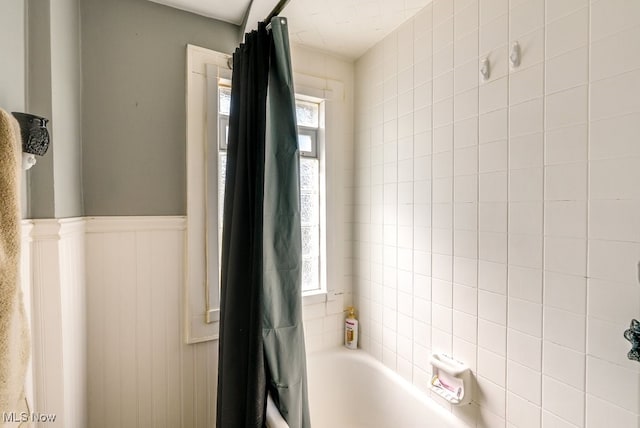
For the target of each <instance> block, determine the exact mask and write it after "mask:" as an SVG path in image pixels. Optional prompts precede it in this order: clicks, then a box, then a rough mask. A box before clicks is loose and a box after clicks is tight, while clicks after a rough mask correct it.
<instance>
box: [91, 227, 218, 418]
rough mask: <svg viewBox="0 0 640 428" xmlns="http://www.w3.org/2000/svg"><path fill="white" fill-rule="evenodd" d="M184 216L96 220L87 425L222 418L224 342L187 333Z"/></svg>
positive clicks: (92, 243)
mask: <svg viewBox="0 0 640 428" xmlns="http://www.w3.org/2000/svg"><path fill="white" fill-rule="evenodd" d="M185 224H186V222H185V218H184V217H108V218H106V217H105V218H88V219H87V235H86V250H87V251H86V254H87V318H88V320H87V321H88V380H89V382H88V388H89V426H90V427H92V428H102V427H104V428H113V427H129V426H133V427H149V428H151V427H167V428H175V427H184V428H197V427H213V426H215V411H216V383H217V370H218V343H217V341H209V342H203V343H198V344H193V345H187V344H185V341H184V337H183V331H184V329H183V322H184V320H183V317H184V309H183V284H184V236H185V235H184V233H185Z"/></svg>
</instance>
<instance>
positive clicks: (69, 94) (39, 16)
mask: <svg viewBox="0 0 640 428" xmlns="http://www.w3.org/2000/svg"><path fill="white" fill-rule="evenodd" d="M28 43H29V45H28V73H27V75H28V88H29V90H28V93H29V97H28V103H27V108H28V110H29V112H30V113H34V114H38V115H41V116H44V117H46V118H48V119H50V123H49V126H48V128H49V131H50V133H51V146H50V147H49V150H48V152H47V153H46V154H45V155H44V156H43V157H39V158H37V159H38V163H37V164H36V166H35V167H33V168H32V169H31V170H30V171H29V175H30V177H29V178H30V180H29V190H30V191H29V196H30V198H29V199H30V201H29V216H30V217H31V218H52V217H56V218H64V217H77V216H81V215H82V214H83V209H82V181H81V175H82V174H81V171H82V164H81V153H82V137H81V135H80V130H81V117H82V116H81V108H80V102H81V96H80V94H81V85H80V84H81V79H80V76H81V71H80V67H81V64H80V4H79V0H53V1H52V0H28Z"/></svg>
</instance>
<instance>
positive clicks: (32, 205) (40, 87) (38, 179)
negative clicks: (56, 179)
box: [27, 0, 57, 218]
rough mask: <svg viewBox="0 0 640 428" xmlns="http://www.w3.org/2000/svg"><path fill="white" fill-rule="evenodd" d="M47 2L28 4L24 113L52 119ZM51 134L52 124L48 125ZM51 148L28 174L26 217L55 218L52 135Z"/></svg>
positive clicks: (54, 142)
mask: <svg viewBox="0 0 640 428" xmlns="http://www.w3.org/2000/svg"><path fill="white" fill-rule="evenodd" d="M50 8H51V5H50V0H28V20H27V22H28V33H29V35H28V42H29V45H28V73H27V81H28V87H29V91H28V93H29V97H28V102H27V110H28V112H29V113H32V114H37V115H39V116H43V117H46V118H49V119H51V118H52V116H51V113H52V110H51V95H52V94H51V16H50ZM48 128H49V130H50V131H51V124H50V125H49V127H48ZM51 142H52V144H51V146H50V147H49V150H48V151H47V153H46V154H45V155H44V156H42V157H37V160H38V163H37V164H36V166H34V167H33V168H31V169H30V170H29V172H28V174H29V217H30V218H53V217H55V200H54V196H55V193H54V192H55V190H54V183H53V151H54V146H55V145H56V143H57V142H56V136H55V134H54V133H52V135H51Z"/></svg>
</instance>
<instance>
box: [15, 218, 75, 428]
mask: <svg viewBox="0 0 640 428" xmlns="http://www.w3.org/2000/svg"><path fill="white" fill-rule="evenodd" d="M29 232H30V233H29ZM84 234H85V233H84V220H82V219H64V220H56V219H47V220H31V221H24V222H23V235H22V242H23V254H22V262H23V265H22V277H23V288H25V289H28V290H29V291H28V292H25V305H26V306H27V307H28V309H27V311H28V312H29V314H30V318H31V337H32V358H31V360H32V365H31V372H30V373H29V374H28V377H27V381H28V382H30V383H29V384H28V385H27V387H26V391H27V397H29V399H30V404H31V410H32V411H33V412H36V413H47V414H55V415H56V420H55V422H54V423H51V422H49V423H46V426H59V427H65V428H75V427H78V428H82V427H86V426H87V405H86V397H87V370H86V361H87V358H86V337H87V333H86V304H85V260H84V256H85V251H84V239H85V238H84ZM29 272H30V273H31V274H29Z"/></svg>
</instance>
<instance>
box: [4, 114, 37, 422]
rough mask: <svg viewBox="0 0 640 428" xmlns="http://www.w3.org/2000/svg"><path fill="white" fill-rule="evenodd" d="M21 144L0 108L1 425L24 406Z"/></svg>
mask: <svg viewBox="0 0 640 428" xmlns="http://www.w3.org/2000/svg"><path fill="white" fill-rule="evenodd" d="M21 148H22V144H21V139H20V129H19V127H18V123H17V121H16V120H15V119H14V118H13V116H11V115H10V114H9V113H7V112H6V111H4V110H1V109H0V425H2V424H3V420H4V419H3V415H4V414H6V413H12V412H13V413H16V414H19V413H20V412H21V411H23V410H24V409H25V398H24V384H25V376H26V372H27V365H28V363H29V351H30V342H29V341H30V339H29V325H28V323H27V317H26V313H25V310H24V302H23V298H22V291H21V289H20V276H19V272H20V172H21V171H20V165H21V163H22V162H21V152H22V150H21ZM2 426H10V425H2ZM11 426H13V424H11Z"/></svg>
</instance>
